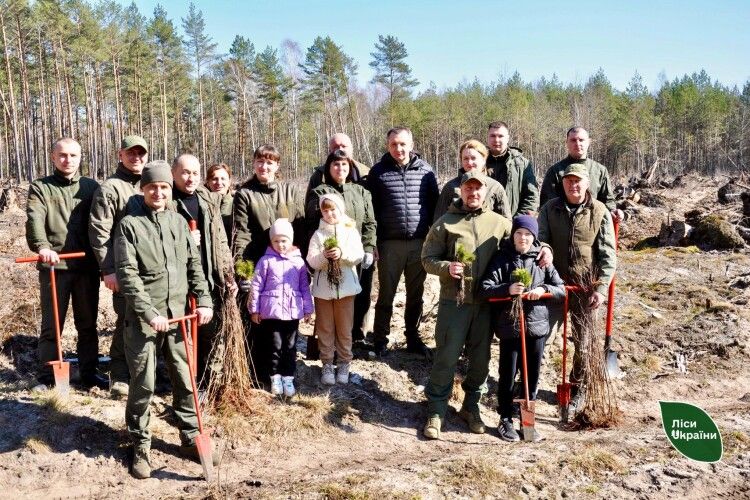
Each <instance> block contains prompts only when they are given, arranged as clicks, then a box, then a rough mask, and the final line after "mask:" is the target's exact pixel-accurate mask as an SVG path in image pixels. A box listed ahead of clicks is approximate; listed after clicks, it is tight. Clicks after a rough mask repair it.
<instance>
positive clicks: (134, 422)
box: [124, 317, 198, 449]
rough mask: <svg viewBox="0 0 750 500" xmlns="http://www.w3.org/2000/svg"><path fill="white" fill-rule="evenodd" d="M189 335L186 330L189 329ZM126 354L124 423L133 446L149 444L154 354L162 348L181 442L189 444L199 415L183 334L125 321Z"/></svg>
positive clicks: (146, 447)
mask: <svg viewBox="0 0 750 500" xmlns="http://www.w3.org/2000/svg"><path fill="white" fill-rule="evenodd" d="M188 334H189V331H188ZM124 337H125V357H126V359H127V361H128V368H129V370H130V390H129V392H128V402H127V404H126V406H125V423H126V425H127V427H128V433H129V434H130V437H131V440H132V442H133V445H134V446H136V447H138V448H145V449H149V448H150V447H151V432H150V431H149V428H148V425H149V421H150V419H151V410H150V404H151V397H152V396H153V394H154V381H155V379H156V357H157V352H158V351H161V353H162V355H163V356H164V361H165V363H166V365H167V369H168V372H169V378H170V380H171V382H172V408H173V410H174V412H175V415H176V417H177V427H178V428H179V429H180V440H181V441H182V444H183V445H188V444H192V442H193V440H194V439H195V436H196V435H197V434H198V418H197V416H196V414H195V404H194V403H193V389H192V386H191V384H190V372H189V370H188V365H187V354H186V352H185V343H184V342H183V340H182V334H181V333H180V331H179V330H178V329H177V328H173V329H171V330H169V331H168V332H166V333H156V334H155V333H154V331H153V330H151V328H150V327H148V326H147V325H143V324H142V323H141V322H140V320H138V319H133V318H132V317H128V318H126V320H125V335H124Z"/></svg>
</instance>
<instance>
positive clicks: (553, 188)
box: [539, 156, 617, 211]
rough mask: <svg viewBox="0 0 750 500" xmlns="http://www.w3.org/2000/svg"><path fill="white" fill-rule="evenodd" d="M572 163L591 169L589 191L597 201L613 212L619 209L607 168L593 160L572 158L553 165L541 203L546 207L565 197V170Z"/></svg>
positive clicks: (546, 177)
mask: <svg viewBox="0 0 750 500" xmlns="http://www.w3.org/2000/svg"><path fill="white" fill-rule="evenodd" d="M571 163H584V164H585V165H586V167H587V168H588V169H589V179H590V184H589V191H590V192H591V194H592V195H593V196H594V198H595V199H597V200H599V201H601V202H602V203H604V205H605V206H606V207H607V208H608V209H609V210H610V211H611V210H614V209H615V208H617V206H616V205H615V195H614V193H613V192H612V182H611V181H610V180H609V172H607V167H605V166H604V165H602V164H601V163H597V162H595V161H594V160H592V159H591V158H586V159H585V160H574V159H573V158H571V157H570V156H568V157H567V158H565V159H564V160H562V161H559V162H557V163H555V164H554V165H552V166H551V167H550V168H549V170H547V174H546V175H545V176H544V181H543V182H542V194H541V198H540V200H539V202H540V203H541V204H542V205H544V204H545V203H547V202H548V201H550V200H552V199H554V198H557V197H562V196H563V195H565V191H563V185H562V177H563V172H565V169H566V168H568V165H570V164H571Z"/></svg>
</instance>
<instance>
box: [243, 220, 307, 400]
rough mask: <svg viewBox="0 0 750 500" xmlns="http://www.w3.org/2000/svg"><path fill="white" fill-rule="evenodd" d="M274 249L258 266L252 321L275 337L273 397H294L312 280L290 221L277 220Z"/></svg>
mask: <svg viewBox="0 0 750 500" xmlns="http://www.w3.org/2000/svg"><path fill="white" fill-rule="evenodd" d="M270 233H271V246H270V247H268V249H267V250H266V253H265V255H264V256H263V257H261V258H260V260H258V263H257V264H256V266H255V274H254V275H253V280H252V285H251V286H252V289H251V291H250V301H249V303H248V306H247V307H248V309H249V310H250V319H251V320H252V322H253V323H256V324H257V325H259V326H258V330H259V332H258V333H259V335H268V336H270V337H271V338H272V340H273V342H272V347H273V353H272V355H271V394H273V395H274V396H277V395H281V394H284V396H287V397H290V396H294V393H295V390H294V373H295V370H296V367H297V329H298V327H299V320H300V319H302V318H303V317H304V319H305V320H308V319H309V318H310V315H312V313H313V299H312V295H310V277H309V275H308V273H307V267H306V266H305V261H304V259H303V258H302V253H300V251H299V249H298V248H297V247H295V246H293V245H292V240H293V239H294V231H293V230H292V224H291V223H290V222H289V220H288V219H276V222H274V223H273V225H272V226H271V229H270Z"/></svg>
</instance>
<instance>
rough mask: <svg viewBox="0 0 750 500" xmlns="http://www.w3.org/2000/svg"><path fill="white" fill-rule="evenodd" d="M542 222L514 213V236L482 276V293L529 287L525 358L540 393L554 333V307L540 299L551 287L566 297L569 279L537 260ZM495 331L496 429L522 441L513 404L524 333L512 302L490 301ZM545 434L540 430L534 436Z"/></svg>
mask: <svg viewBox="0 0 750 500" xmlns="http://www.w3.org/2000/svg"><path fill="white" fill-rule="evenodd" d="M538 236H539V226H538V224H537V221H536V219H535V218H534V217H532V216H529V215H519V216H517V217H515V218H514V219H513V228H512V230H511V240H508V241H506V242H504V243H503V245H502V246H501V248H500V251H499V252H498V253H497V255H495V258H494V259H493V260H492V262H491V263H490V265H489V266H488V267H487V271H486V273H485V276H484V279H483V280H482V295H483V296H484V297H508V296H517V295H518V294H520V293H528V294H529V297H528V300H524V301H523V312H524V316H525V319H526V361H527V365H528V375H529V394H530V398H531V400H535V399H536V392H537V383H538V381H539V371H540V369H541V366H542V357H543V355H544V345H545V343H546V342H547V338H548V337H549V333H550V326H551V323H550V314H549V308H550V307H553V305H552V304H551V302H550V301H548V300H537V299H538V298H539V296H541V295H542V294H543V293H551V294H552V296H553V299H557V300H559V299H563V298H565V283H564V282H563V280H562V278H560V275H559V274H557V271H556V270H555V268H554V267H553V266H547V267H546V268H544V269H542V268H541V267H539V265H538V264H537V261H536V259H537V256H538V255H539V251H540V250H541V248H542V246H541V243H540V242H539V239H538ZM516 269H526V270H527V271H528V272H529V274H530V275H531V284H530V285H529V287H528V288H524V286H523V284H521V283H518V282H517V281H518V280H514V279H513V278H512V276H511V275H512V273H513V271H515V270H516ZM490 321H491V324H492V331H493V332H495V335H496V336H497V337H498V338H499V339H500V364H499V369H498V372H499V373H498V375H499V377H498V379H499V380H498V384H497V411H498V413H500V425H498V433H499V434H500V438H501V439H503V440H505V441H518V440H519V439H520V438H519V436H518V433H517V432H516V431H515V429H514V428H513V420H512V405H513V384H514V380H515V378H516V371H517V370H518V367H519V366H520V365H521V362H519V361H520V360H519V358H520V357H521V339H520V332H519V325H518V321H517V320H516V319H514V318H513V317H512V315H511V303H510V302H500V303H497V304H492V307H491V318H490ZM539 438H541V436H540V435H539V434H537V435H536V437H535V440H536V439H539Z"/></svg>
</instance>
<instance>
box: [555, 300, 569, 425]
mask: <svg viewBox="0 0 750 500" xmlns="http://www.w3.org/2000/svg"><path fill="white" fill-rule="evenodd" d="M567 373H568V290H567V287H566V290H565V302H564V306H563V331H562V383H560V384H557V403H558V404H559V405H560V422H562V423H567V422H568V418H569V417H570V412H569V410H570V388H571V384H570V382H566V380H567V379H566V377H567Z"/></svg>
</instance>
